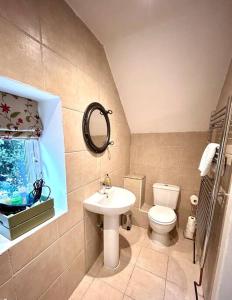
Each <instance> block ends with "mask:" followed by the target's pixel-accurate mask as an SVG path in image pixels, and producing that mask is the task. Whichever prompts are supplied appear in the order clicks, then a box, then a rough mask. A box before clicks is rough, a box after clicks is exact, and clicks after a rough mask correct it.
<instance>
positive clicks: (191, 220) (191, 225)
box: [186, 216, 196, 232]
mask: <svg viewBox="0 0 232 300" xmlns="http://www.w3.org/2000/svg"><path fill="white" fill-rule="evenodd" d="M195 228H196V218H195V217H192V216H189V217H188V222H187V225H186V232H194V231H195Z"/></svg>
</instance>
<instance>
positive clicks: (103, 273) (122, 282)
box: [97, 260, 134, 293]
mask: <svg viewBox="0 0 232 300" xmlns="http://www.w3.org/2000/svg"><path fill="white" fill-rule="evenodd" d="M133 269H134V265H133V264H127V263H126V262H125V261H123V260H121V261H120V265H119V267H118V268H117V269H115V270H111V269H107V268H105V267H104V266H103V267H102V268H101V270H100V272H99V273H98V276H97V277H98V278H99V279H101V280H103V281H104V282H106V283H108V284H109V285H110V286H112V287H113V288H115V289H117V290H119V291H121V292H123V293H124V292H125V290H126V287H127V285H128V282H129V279H130V277H131V274H132V271H133Z"/></svg>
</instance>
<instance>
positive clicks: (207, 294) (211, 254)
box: [203, 61, 232, 300]
mask: <svg viewBox="0 0 232 300" xmlns="http://www.w3.org/2000/svg"><path fill="white" fill-rule="evenodd" d="M230 96H232V61H231V63H230V66H229V68H228V72H227V75H226V78H225V82H224V85H223V87H222V91H221V95H220V97H219V101H218V105H217V109H220V108H222V107H223V106H224V105H226V103H227V100H228V98H229V97H230ZM227 144H229V146H227V148H226V156H227V168H226V170H227V171H226V172H225V174H224V176H223V177H222V182H221V186H222V187H223V189H224V190H225V191H226V192H227V193H229V188H231V184H232V182H231V173H232V170H231V168H232V167H231V161H232V152H231V142H229V143H227ZM225 183H228V185H229V187H228V185H225ZM226 199H227V201H228V200H229V198H226ZM227 201H223V202H221V203H220V202H219V201H217V202H216V205H215V211H214V216H213V223H212V233H211V236H210V240H209V250H208V254H207V258H206V263H205V269H204V273H203V291H204V298H205V299H206V300H210V299H211V293H212V289H213V284H214V277H215V271H216V266H217V262H218V255H219V252H220V251H221V249H220V244H221V237H222V232H223V230H224V229H223V228H224V227H223V226H224V224H225V226H228V224H229V223H230V221H229V220H228V219H226V218H225V215H226V210H227V203H228V202H227ZM229 218H230V216H229ZM223 250H224V249H222V251H223ZM212 262H213V263H212Z"/></svg>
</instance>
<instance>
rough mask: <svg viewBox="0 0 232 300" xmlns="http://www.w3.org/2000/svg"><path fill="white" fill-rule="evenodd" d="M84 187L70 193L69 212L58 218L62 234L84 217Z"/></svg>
mask: <svg viewBox="0 0 232 300" xmlns="http://www.w3.org/2000/svg"><path fill="white" fill-rule="evenodd" d="M83 191H84V189H83V188H80V189H78V190H75V191H73V192H71V193H69V194H68V212H67V213H66V214H64V215H63V216H62V217H61V218H59V220H58V227H59V233H60V235H63V234H64V233H65V232H66V231H67V230H69V229H70V228H71V227H73V226H74V225H75V224H77V223H79V222H80V221H81V220H82V219H83V216H84V214H83V204H82V201H83V200H84V193H83Z"/></svg>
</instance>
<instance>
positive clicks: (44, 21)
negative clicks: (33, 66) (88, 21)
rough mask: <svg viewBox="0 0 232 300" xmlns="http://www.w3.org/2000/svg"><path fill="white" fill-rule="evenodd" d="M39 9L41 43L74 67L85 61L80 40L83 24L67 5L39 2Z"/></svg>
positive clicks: (58, 2)
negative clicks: (70, 62)
mask: <svg viewBox="0 0 232 300" xmlns="http://www.w3.org/2000/svg"><path fill="white" fill-rule="evenodd" d="M39 7H40V21H41V31H42V41H43V43H44V44H45V45H47V46H48V47H49V48H51V49H53V50H55V51H56V52H57V53H59V54H61V55H62V56H63V57H65V58H67V59H69V60H70V61H72V62H73V63H74V64H76V65H77V63H78V62H79V64H80V63H83V60H85V61H86V56H84V47H83V40H82V39H83V28H84V24H83V23H82V22H81V21H80V20H79V19H78V18H77V17H76V16H75V14H74V12H73V11H72V10H71V9H70V7H69V6H68V4H66V3H65V1H62V0H51V1H47V0H41V1H39ZM54 12H55V13H54ZM61 24H62V25H63V26H61ZM64 24H65V25H64Z"/></svg>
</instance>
